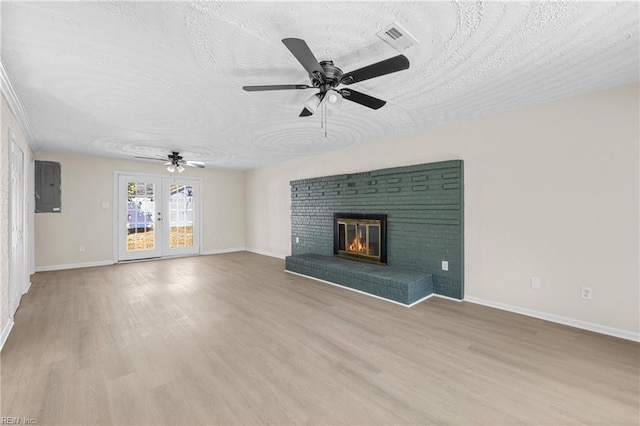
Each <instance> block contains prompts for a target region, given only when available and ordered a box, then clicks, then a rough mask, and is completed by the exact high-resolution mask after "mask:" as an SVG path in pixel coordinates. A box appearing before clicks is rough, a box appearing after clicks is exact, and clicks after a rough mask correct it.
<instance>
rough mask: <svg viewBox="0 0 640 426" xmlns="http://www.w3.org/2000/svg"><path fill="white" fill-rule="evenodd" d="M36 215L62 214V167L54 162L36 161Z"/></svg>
mask: <svg viewBox="0 0 640 426" xmlns="http://www.w3.org/2000/svg"><path fill="white" fill-rule="evenodd" d="M35 177H36V179H35V180H36V188H35V189H36V190H35V193H36V213H60V211H61V209H62V192H61V189H60V186H61V181H62V180H61V167H60V163H56V162H53V161H37V160H36V176H35Z"/></svg>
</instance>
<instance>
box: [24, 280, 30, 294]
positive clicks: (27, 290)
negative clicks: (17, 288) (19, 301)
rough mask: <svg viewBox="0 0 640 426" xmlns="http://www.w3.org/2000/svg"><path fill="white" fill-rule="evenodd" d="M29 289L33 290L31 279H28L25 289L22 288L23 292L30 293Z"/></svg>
mask: <svg viewBox="0 0 640 426" xmlns="http://www.w3.org/2000/svg"><path fill="white" fill-rule="evenodd" d="M29 290H31V281H27V284H26V285H25V286H24V289H23V290H22V294H27V293H29Z"/></svg>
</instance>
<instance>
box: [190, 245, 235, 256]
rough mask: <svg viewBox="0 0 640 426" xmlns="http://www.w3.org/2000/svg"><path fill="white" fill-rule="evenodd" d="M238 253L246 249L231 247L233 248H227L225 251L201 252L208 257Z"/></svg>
mask: <svg viewBox="0 0 640 426" xmlns="http://www.w3.org/2000/svg"><path fill="white" fill-rule="evenodd" d="M237 251H246V249H245V248H244V247H231V248H225V249H216V250H206V251H202V252H200V254H201V255H202V256H207V255H210V254H223V253H235V252H237Z"/></svg>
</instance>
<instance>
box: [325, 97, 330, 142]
mask: <svg viewBox="0 0 640 426" xmlns="http://www.w3.org/2000/svg"><path fill="white" fill-rule="evenodd" d="M328 115H329V114H328V111H327V104H326V102H325V104H324V137H325V138H326V137H327V125H328V124H329V118H328Z"/></svg>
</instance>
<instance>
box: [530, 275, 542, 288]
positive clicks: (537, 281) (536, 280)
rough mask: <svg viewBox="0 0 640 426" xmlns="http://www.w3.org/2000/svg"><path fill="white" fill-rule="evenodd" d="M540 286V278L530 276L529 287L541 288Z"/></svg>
mask: <svg viewBox="0 0 640 426" xmlns="http://www.w3.org/2000/svg"><path fill="white" fill-rule="evenodd" d="M541 287H542V278H540V277H531V288H541Z"/></svg>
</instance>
